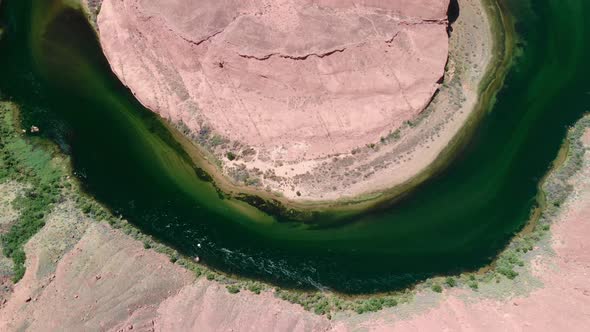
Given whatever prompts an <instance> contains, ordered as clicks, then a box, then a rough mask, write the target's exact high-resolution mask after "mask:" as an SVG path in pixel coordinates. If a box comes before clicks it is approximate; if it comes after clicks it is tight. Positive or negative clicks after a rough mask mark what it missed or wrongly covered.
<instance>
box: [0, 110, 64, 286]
mask: <svg viewBox="0 0 590 332" xmlns="http://www.w3.org/2000/svg"><path fill="white" fill-rule="evenodd" d="M14 115H15V113H14V112H12V110H11V109H10V106H8V105H7V104H2V106H1V109H0V160H2V173H1V174H0V181H1V179H13V180H17V181H19V182H22V183H26V184H27V185H28V187H27V189H26V190H25V193H24V194H23V195H22V196H20V197H18V198H17V199H16V200H15V201H14V202H13V204H14V205H15V208H16V209H17V210H19V212H20V215H19V218H18V220H17V221H16V222H15V223H14V224H13V225H12V226H11V227H10V229H9V230H8V232H7V233H5V234H2V236H0V242H1V243H2V248H3V253H4V255H6V256H7V257H9V258H12V260H13V262H14V275H13V280H14V281H15V282H17V281H18V280H20V279H21V278H22V277H23V275H24V273H25V260H26V255H25V252H24V249H23V246H24V244H25V243H26V242H27V241H28V240H29V239H30V238H31V237H32V236H33V235H35V233H37V232H38V231H39V230H40V229H41V228H42V227H43V226H44V225H45V217H46V216H47V215H48V214H49V212H50V210H51V207H52V205H53V204H55V203H57V202H58V201H59V200H60V199H61V195H62V189H63V188H64V185H63V181H62V180H63V175H64V171H63V169H61V168H59V167H57V165H55V164H54V163H53V162H52V159H53V156H52V154H51V152H50V150H49V149H47V148H46V147H45V146H43V143H42V141H41V140H37V141H36V140H35V138H31V140H30V142H27V141H26V140H25V138H23V137H22V136H21V135H20V134H18V133H17V130H16V127H15V120H14Z"/></svg>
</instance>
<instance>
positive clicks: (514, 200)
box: [0, 0, 590, 293]
mask: <svg viewBox="0 0 590 332" xmlns="http://www.w3.org/2000/svg"><path fill="white" fill-rule="evenodd" d="M498 1H501V2H502V4H503V5H504V7H506V8H508V10H509V11H510V13H511V15H512V16H514V18H515V19H516V21H517V23H516V24H517V26H516V28H517V33H518V34H519V36H520V38H521V41H520V42H519V44H520V46H522V54H521V55H520V56H519V58H518V59H517V60H516V63H515V65H514V67H512V69H511V71H510V72H509V74H508V77H507V79H506V84H505V86H504V87H503V88H502V90H501V91H500V93H499V94H498V96H497V103H496V104H495V106H494V107H493V109H492V110H491V111H490V112H489V113H487V114H486V115H485V116H484V118H483V120H482V121H481V123H480V125H479V126H478V128H477V131H476V133H475V135H474V137H473V138H472V139H471V140H470V142H469V144H468V145H467V146H466V147H465V148H464V149H463V150H462V151H461V153H460V155H459V156H458V157H457V158H456V159H455V160H453V162H452V163H451V165H450V166H449V167H448V168H447V169H446V170H444V172H442V173H440V174H439V175H437V176H436V177H435V178H433V179H431V180H429V181H427V183H425V184H423V185H421V186H420V187H419V188H417V189H416V190H414V191H413V192H412V193H411V194H409V195H407V196H405V197H404V198H403V199H402V200H400V201H398V202H396V203H395V204H392V205H390V206H388V207H387V208H385V209H379V210H372V211H367V212H364V213H362V214H360V215H358V216H355V217H353V218H348V219H347V220H346V222H338V223H334V222H330V223H325V222H322V221H323V220H324V219H325V220H332V219H333V218H334V216H331V215H330V214H323V215H319V216H317V217H316V218H315V219H314V220H312V221H311V222H310V223H306V224H304V223H300V222H292V221H289V220H277V218H276V217H272V216H269V215H266V214H264V213H262V212H260V211H258V210H257V209H255V208H253V207H250V206H248V205H246V204H245V203H241V202H237V201H234V200H229V199H221V198H220V197H219V195H218V194H217V192H216V191H215V189H214V188H213V186H212V185H211V184H210V183H208V182H204V181H202V180H200V179H199V177H198V176H197V174H196V171H195V168H194V166H193V165H192V164H191V163H190V162H189V159H188V158H187V156H186V153H184V152H183V150H182V148H181V147H180V146H179V144H178V143H176V142H175V141H174V140H173V139H172V138H171V136H170V135H169V133H168V131H167V130H166V129H165V128H164V126H163V125H162V124H161V123H160V120H159V119H158V118H157V117H156V116H155V115H153V114H152V113H151V112H149V111H147V110H145V109H144V108H143V107H142V106H141V105H140V104H139V103H138V102H137V101H136V100H135V99H134V97H133V95H132V94H131V93H130V92H129V91H128V90H127V89H126V88H125V87H124V86H123V85H122V84H121V83H120V82H119V81H118V80H117V78H116V77H115V76H114V75H113V74H112V72H111V71H110V69H109V66H108V63H107V62H106V60H105V59H104V57H103V55H102V53H101V51H100V48H99V45H98V42H97V40H96V39H95V36H94V34H93V32H92V30H91V28H90V27H89V25H88V23H87V22H86V20H85V18H84V17H83V16H82V15H81V14H80V13H79V12H76V11H74V10H69V9H66V8H67V6H64V2H66V0H5V1H3V3H2V5H1V6H2V8H1V9H0V10H1V14H0V24H2V25H3V26H4V28H5V33H4V36H3V37H2V38H3V39H2V40H1V41H0V96H1V97H2V98H3V99H6V100H13V101H15V102H16V103H17V104H18V105H20V106H21V109H22V118H23V122H24V123H23V125H24V126H25V127H27V126H30V125H32V124H35V125H37V126H39V127H40V128H41V130H42V133H43V135H45V136H47V137H48V138H50V139H51V140H53V141H55V142H56V143H57V144H58V145H59V146H60V147H61V148H62V150H63V151H64V152H65V153H67V154H69V155H70V156H71V158H72V162H73V168H74V170H75V174H76V175H77V176H78V177H79V178H80V180H81V182H82V184H83V186H84V189H85V190H86V191H87V192H88V193H89V194H91V195H92V196H94V197H95V198H96V199H97V200H98V201H100V202H101V203H103V204H105V205H106V206H108V207H109V208H110V209H111V210H112V211H113V212H114V213H116V214H120V215H122V216H123V217H125V218H127V219H128V220H129V221H131V222H132V223H134V224H135V225H137V226H138V227H140V228H141V229H142V230H143V231H145V232H146V233H149V234H152V235H153V236H155V237H156V238H158V239H160V240H161V241H163V242H166V243H168V244H170V245H171V246H174V247H175V248H177V249H179V250H180V251H181V252H183V253H185V254H187V255H190V256H196V255H198V256H199V257H200V258H201V259H202V261H203V262H205V264H207V265H209V266H211V267H213V268H217V269H220V270H222V271H225V272H228V273H235V274H239V275H243V276H247V277H254V278H260V279H264V280H267V281H270V282H272V283H276V284H279V285H284V286H290V287H297V288H315V287H318V288H330V289H334V290H337V291H342V292H349V293H365V292H375V291H382V290H391V289H398V288H401V287H405V286H408V285H410V284H412V283H414V282H416V281H419V280H422V279H424V278H427V277H428V276H432V275H438V274H448V273H454V272H458V271H464V270H469V269H476V268H478V267H481V266H483V265H485V264H487V263H489V262H490V261H491V260H492V259H493V257H494V256H495V254H497V252H498V251H499V250H501V249H502V248H503V247H504V246H505V245H506V244H507V243H508V241H509V240H510V238H511V237H512V236H513V235H514V234H515V232H518V231H519V230H520V229H522V227H523V225H524V224H525V223H526V222H527V220H528V218H529V215H530V211H531V208H532V207H534V206H535V204H536V195H537V190H538V189H537V186H538V183H539V181H540V179H541V178H542V176H543V175H544V174H545V173H546V172H547V170H548V167H549V166H550V164H551V161H552V160H553V159H554V158H555V156H556V154H557V151H558V150H559V147H560V144H561V143H562V140H563V138H564V137H565V133H566V129H567V127H568V126H569V125H572V124H573V123H574V122H575V120H577V119H578V118H580V117H581V115H582V114H584V113H585V112H587V111H588V110H589V109H590V64H589V63H588V60H589V59H590V23H587V22H588V20H586V17H588V16H590V1H587V0H536V1H535V2H534V3H529V2H528V0H509V1H508V0H498ZM70 2H72V1H71V0H70ZM199 244H200V245H201V246H200V247H199Z"/></svg>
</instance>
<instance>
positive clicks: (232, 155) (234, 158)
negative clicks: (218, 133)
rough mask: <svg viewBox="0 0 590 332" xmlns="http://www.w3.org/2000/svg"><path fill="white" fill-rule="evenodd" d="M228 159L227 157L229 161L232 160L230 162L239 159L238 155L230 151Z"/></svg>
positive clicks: (227, 155)
mask: <svg viewBox="0 0 590 332" xmlns="http://www.w3.org/2000/svg"><path fill="white" fill-rule="evenodd" d="M226 157H227V159H228V160H230V161H232V160H236V158H237V157H236V154H235V153H233V152H231V151H229V152H228V153H227V154H226Z"/></svg>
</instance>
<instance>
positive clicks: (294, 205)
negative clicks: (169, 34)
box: [87, 0, 515, 220]
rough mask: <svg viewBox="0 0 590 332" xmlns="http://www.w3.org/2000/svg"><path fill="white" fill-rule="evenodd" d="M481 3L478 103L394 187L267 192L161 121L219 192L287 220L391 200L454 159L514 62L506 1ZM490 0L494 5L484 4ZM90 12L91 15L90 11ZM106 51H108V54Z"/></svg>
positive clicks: (356, 209) (351, 210)
mask: <svg viewBox="0 0 590 332" xmlns="http://www.w3.org/2000/svg"><path fill="white" fill-rule="evenodd" d="M481 3H482V7H484V8H485V12H486V14H485V15H486V16H487V20H488V22H489V24H490V28H491V32H492V37H493V39H494V43H493V46H492V54H491V56H490V61H489V63H488V67H487V68H486V70H485V74H484V75H483V77H482V79H481V80H480V82H479V88H478V90H479V93H478V96H479V98H478V99H477V103H476V105H475V107H474V108H473V109H472V111H471V112H470V113H469V115H468V117H467V119H466V121H465V122H464V123H463V124H462V125H461V129H459V130H458V131H457V132H456V133H455V135H454V136H453V137H452V138H451V140H450V141H449V143H448V144H447V145H446V147H445V148H444V149H443V150H442V151H441V152H440V153H439V154H438V156H437V157H436V158H435V160H434V161H433V162H432V163H429V164H428V165H427V166H426V167H425V168H423V169H422V170H420V171H419V172H418V173H417V174H416V175H414V176H413V177H411V178H410V179H409V180H407V181H405V182H403V183H401V184H399V185H396V186H394V187H392V188H389V189H386V190H378V191H373V192H366V193H363V194H360V195H358V196H355V197H346V198H341V199H337V200H311V201H310V200H292V199H289V198H286V197H281V196H278V195H276V194H273V193H269V192H265V191H264V190H263V189H260V188H254V187H249V186H243V185H238V184H235V183H233V182H232V181H231V180H229V179H228V178H227V177H226V176H225V175H224V174H223V173H222V171H221V170H220V169H219V166H218V165H216V162H215V157H214V156H212V155H211V154H210V153H209V152H208V151H206V150H205V149H204V148H202V147H200V146H198V145H196V144H195V143H194V142H192V141H191V140H190V139H189V138H188V137H187V136H185V135H183V134H182V133H180V131H179V130H178V129H177V128H176V127H175V126H174V125H172V124H171V123H168V122H167V121H165V120H163V119H160V121H161V123H162V124H163V125H164V126H165V127H166V128H167V129H168V130H169V132H170V134H171V136H172V138H173V139H174V140H175V141H176V142H178V143H179V144H180V145H181V146H182V149H183V150H184V152H185V153H186V154H187V156H188V157H189V158H190V159H191V163H192V164H193V165H194V166H195V167H196V168H197V173H205V174H206V175H205V174H201V176H200V177H201V178H205V179H207V178H208V180H209V181H210V182H211V183H213V185H214V186H215V187H216V189H217V190H218V192H219V193H220V194H223V195H224V196H225V195H228V196H229V197H231V198H234V199H238V200H241V201H245V202H247V203H249V204H250V205H253V206H255V207H257V208H259V209H260V210H262V211H265V212H268V213H271V214H274V215H278V216H282V217H287V218H289V219H300V220H305V219H308V217H309V216H310V215H312V214H314V213H317V212H330V213H335V214H339V215H340V216H346V215H348V214H355V213H357V212H360V211H361V210H365V209H369V208H375V207H380V206H383V205H389V204H392V203H394V202H395V201H396V200H397V199H399V198H401V197H402V196H403V195H405V194H407V193H409V192H411V191H412V190H413V189H414V188H416V187H417V186H419V185H420V184H422V183H424V182H425V181H427V180H428V179H430V178H431V177H432V176H433V175H435V174H437V173H438V172H440V171H441V170H443V169H444V168H445V167H446V166H448V165H449V164H450V163H451V162H452V160H454V159H455V158H456V156H457V154H458V153H459V152H460V150H461V149H462V148H463V147H464V146H465V144H466V143H467V141H468V138H469V137H471V135H472V134H473V133H474V131H475V129H476V127H477V125H478V124H479V122H480V120H481V118H482V117H483V115H484V114H485V113H486V112H487V111H488V110H489V109H490V108H491V106H492V105H493V101H494V97H495V94H496V93H497V92H498V91H499V89H500V87H501V86H502V83H503V81H504V78H505V76H506V73H507V71H508V68H509V67H510V64H511V61H512V54H513V48H514V38H515V36H514V31H513V25H512V18H511V17H510V15H509V14H508V13H507V12H506V9H505V8H502V5H501V4H499V3H498V2H497V1H495V0H481ZM486 3H489V4H490V5H486ZM87 15H88V16H91V14H89V13H88V12H87ZM97 36H98V34H97ZM97 38H99V37H97ZM99 40H100V38H99ZM103 53H104V52H103ZM105 56H107V55H106V54H105ZM107 58H108V56H107ZM110 63H111V62H110V61H109V64H110ZM140 102H141V101H140Z"/></svg>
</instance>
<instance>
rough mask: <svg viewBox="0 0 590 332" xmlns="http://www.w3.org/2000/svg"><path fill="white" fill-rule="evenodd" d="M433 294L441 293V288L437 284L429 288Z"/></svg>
mask: <svg viewBox="0 0 590 332" xmlns="http://www.w3.org/2000/svg"><path fill="white" fill-rule="evenodd" d="M431 289H432V291H433V292H436V293H442V287H441V286H440V285H439V284H434V285H432V287H431Z"/></svg>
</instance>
